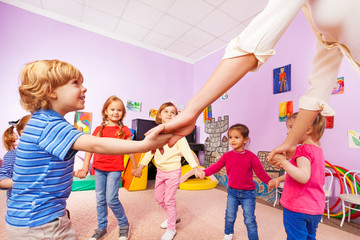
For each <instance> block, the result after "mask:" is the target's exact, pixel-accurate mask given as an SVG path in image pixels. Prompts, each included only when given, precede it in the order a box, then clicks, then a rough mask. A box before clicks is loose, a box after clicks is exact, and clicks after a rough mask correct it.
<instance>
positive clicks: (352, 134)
mask: <svg viewBox="0 0 360 240" xmlns="http://www.w3.org/2000/svg"><path fill="white" fill-rule="evenodd" d="M348 142H349V148H360V131H359V130H348Z"/></svg>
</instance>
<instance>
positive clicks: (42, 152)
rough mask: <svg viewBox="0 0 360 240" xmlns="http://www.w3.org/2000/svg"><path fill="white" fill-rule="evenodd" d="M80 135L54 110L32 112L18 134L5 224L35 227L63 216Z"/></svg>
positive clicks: (80, 133)
mask: <svg viewBox="0 0 360 240" xmlns="http://www.w3.org/2000/svg"><path fill="white" fill-rule="evenodd" d="M82 134H83V133H82V132H80V131H79V130H77V129H76V128H74V127H73V126H72V125H70V124H69V123H68V122H67V121H66V120H65V119H64V118H63V117H62V116H61V115H60V114H58V113H57V112H55V111H53V110H47V111H45V110H40V111H38V112H35V113H34V114H33V116H32V117H31V119H30V121H29V122H28V123H27V125H26V127H25V129H24V131H23V132H22V134H21V137H20V141H19V145H18V148H17V152H16V160H15V164H14V173H13V191H12V195H11V197H10V199H9V200H8V202H7V205H8V210H7V214H6V217H5V219H6V222H7V223H8V224H10V225H12V226H15V227H36V226H40V225H43V224H45V223H48V222H50V221H52V220H54V219H56V218H58V217H61V216H63V215H64V214H65V207H66V199H67V198H68V197H69V195H70V192H71V186H72V181H73V170H74V157H75V154H76V153H77V151H76V150H73V149H71V146H72V145H73V143H74V142H75V141H76V139H78V137H80V136H81V135H82Z"/></svg>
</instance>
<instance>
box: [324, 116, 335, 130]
mask: <svg viewBox="0 0 360 240" xmlns="http://www.w3.org/2000/svg"><path fill="white" fill-rule="evenodd" d="M325 119H326V125H325V128H334V116H325Z"/></svg>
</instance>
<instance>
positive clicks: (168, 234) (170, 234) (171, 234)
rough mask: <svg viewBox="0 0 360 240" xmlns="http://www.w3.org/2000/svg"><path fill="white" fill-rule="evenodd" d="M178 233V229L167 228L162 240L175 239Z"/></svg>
mask: <svg viewBox="0 0 360 240" xmlns="http://www.w3.org/2000/svg"><path fill="white" fill-rule="evenodd" d="M175 235H176V230H169V229H168V230H166V232H165V233H164V235H162V237H161V240H173V239H174V237H175Z"/></svg>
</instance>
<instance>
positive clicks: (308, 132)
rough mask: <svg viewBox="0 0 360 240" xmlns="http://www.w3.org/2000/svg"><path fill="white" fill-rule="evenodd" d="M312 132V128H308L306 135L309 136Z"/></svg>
mask: <svg viewBox="0 0 360 240" xmlns="http://www.w3.org/2000/svg"><path fill="white" fill-rule="evenodd" d="M313 131H314V128H313V126H311V127H309V129H308V130H307V131H306V134H307V135H309V134H311V133H312V132H313Z"/></svg>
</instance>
